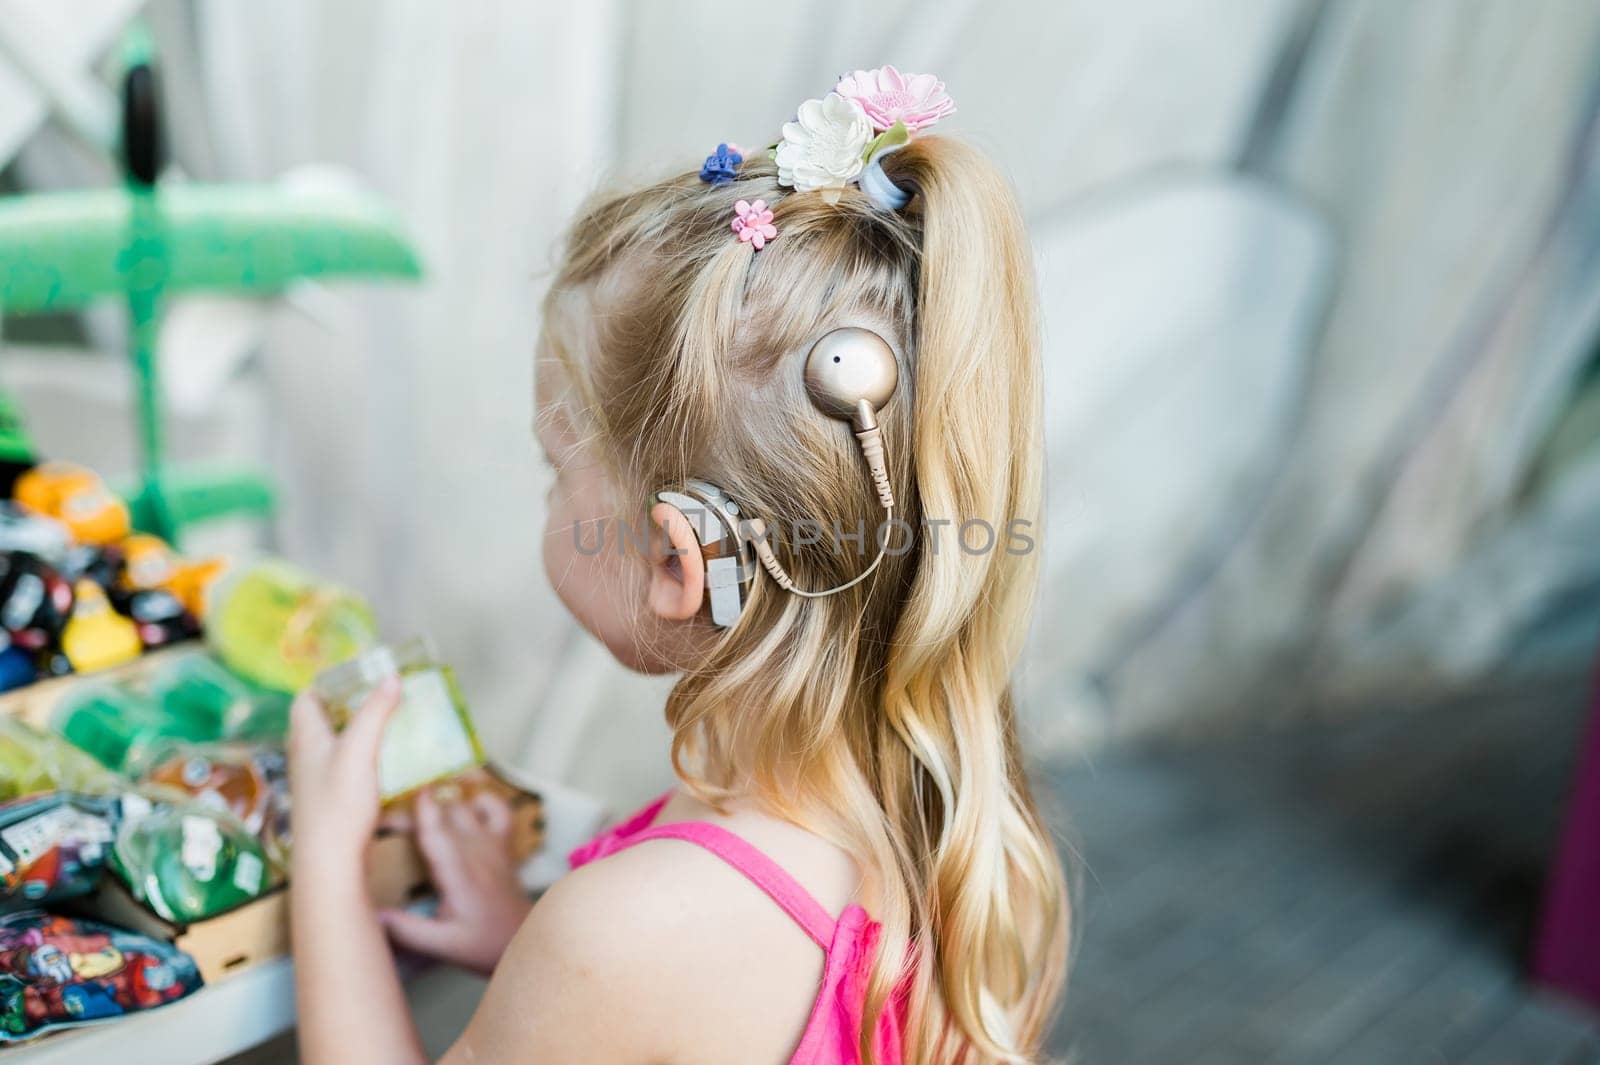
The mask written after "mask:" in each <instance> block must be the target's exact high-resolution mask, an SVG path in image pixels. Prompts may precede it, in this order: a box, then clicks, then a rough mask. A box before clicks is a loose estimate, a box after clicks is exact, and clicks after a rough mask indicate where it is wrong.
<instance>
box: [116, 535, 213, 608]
mask: <svg viewBox="0 0 1600 1065" xmlns="http://www.w3.org/2000/svg"><path fill="white" fill-rule="evenodd" d="M122 552H123V570H122V577H121V583H122V586H123V587H124V588H126V589H127V590H128V591H130V592H137V591H149V590H150V589H153V588H159V589H161V590H162V591H165V592H170V593H172V595H173V596H175V597H176V598H177V600H178V602H180V603H182V604H183V608H184V609H185V610H187V611H188V612H189V613H191V614H193V615H194V616H195V617H197V618H198V617H201V616H203V614H204V607H205V592H206V586H207V585H209V584H210V583H211V582H212V581H213V580H215V579H216V577H217V575H218V574H219V573H221V572H222V570H223V567H224V565H225V563H224V562H223V561H222V560H221V559H207V560H206V561H204V562H191V561H189V560H188V559H185V558H182V557H180V556H179V555H178V553H177V552H175V551H173V550H172V548H171V547H169V546H168V545H167V542H166V541H165V540H163V539H161V538H160V537H158V536H147V535H145V534H143V533H135V534H134V535H132V536H130V537H128V538H127V539H126V540H124V541H123V542H122Z"/></svg>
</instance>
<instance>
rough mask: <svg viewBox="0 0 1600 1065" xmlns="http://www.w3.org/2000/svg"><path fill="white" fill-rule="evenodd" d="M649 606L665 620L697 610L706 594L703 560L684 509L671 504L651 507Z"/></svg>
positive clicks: (680, 618)
mask: <svg viewBox="0 0 1600 1065" xmlns="http://www.w3.org/2000/svg"><path fill="white" fill-rule="evenodd" d="M650 525H651V530H650V593H649V598H650V609H651V610H653V611H655V613H656V614H657V615H658V616H659V617H662V618H664V619H666V620H668V621H687V620H689V619H690V618H692V617H694V616H695V615H696V614H698V613H699V612H700V606H701V604H702V603H703V602H704V601H705V594H706V560H705V558H704V556H702V555H701V554H700V541H699V540H697V539H696V538H695V534H694V529H693V528H692V527H691V526H690V524H689V519H688V518H686V517H684V515H683V512H682V511H681V510H679V509H678V508H677V507H675V506H673V505H672V504H671V503H657V504H656V505H655V506H653V507H651V508H650Z"/></svg>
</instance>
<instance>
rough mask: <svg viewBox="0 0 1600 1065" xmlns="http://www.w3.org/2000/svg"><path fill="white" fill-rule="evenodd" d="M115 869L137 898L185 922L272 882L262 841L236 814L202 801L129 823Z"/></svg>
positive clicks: (114, 856) (116, 848)
mask: <svg viewBox="0 0 1600 1065" xmlns="http://www.w3.org/2000/svg"><path fill="white" fill-rule="evenodd" d="M111 867H112V869H113V870H115V871H116V873H117V875H118V876H119V877H121V878H122V881H123V883H125V884H126V885H127V886H128V890H129V891H130V892H132V893H133V896H134V898H136V899H138V900H140V901H141V902H143V903H144V904H145V905H147V906H149V907H150V908H151V909H152V910H154V911H155V912H156V913H157V914H159V915H161V916H162V917H164V918H166V919H167V920H169V921H174V922H180V923H186V922H189V921H198V920H201V919H203V918H206V917H213V916H215V915H217V914H219V913H223V912H224V911H226V910H231V909H233V908H234V907H235V906H240V905H242V904H244V903H246V902H249V901H250V900H251V899H253V898H255V897H256V896H258V895H260V894H261V893H262V892H263V891H265V890H266V889H267V888H269V887H271V886H272V867H271V866H270V865H269V863H268V861H267V855H266V852H265V851H264V850H263V849H262V846H261V843H260V841H259V840H257V839H256V838H255V836H253V835H252V834H251V833H250V831H249V830H248V829H247V828H245V826H244V825H243V824H241V823H240V822H239V820H238V819H237V818H235V817H233V815H231V814H229V813H227V812H226V811H223V810H216V809H212V808H209V807H205V806H202V805H200V804H198V803H187V804H183V805H174V806H170V807H161V808H158V809H156V810H155V811H153V812H152V813H150V814H147V815H146V816H144V817H140V818H137V819H130V820H127V821H125V822H124V823H123V825H122V827H121V829H120V830H119V831H118V832H117V837H116V842H115V844H113V846H112V850H111Z"/></svg>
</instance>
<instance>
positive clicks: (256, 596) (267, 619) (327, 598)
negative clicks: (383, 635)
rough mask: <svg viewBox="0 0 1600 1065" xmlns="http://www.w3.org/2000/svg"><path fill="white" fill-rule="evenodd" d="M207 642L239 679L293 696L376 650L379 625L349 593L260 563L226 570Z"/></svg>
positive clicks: (276, 564)
mask: <svg viewBox="0 0 1600 1065" xmlns="http://www.w3.org/2000/svg"><path fill="white" fill-rule="evenodd" d="M206 638H207V639H208V640H209V641H210V643H211V646H212V647H213V648H214V649H215V650H216V652H217V657H218V658H220V659H222V661H223V664H224V665H226V666H227V667H228V668H229V669H231V670H233V671H234V672H235V673H237V674H239V676H241V677H243V678H245V679H246V680H248V681H250V682H251V683H253V684H259V685H261V686H262V687H264V688H271V689H273V690H275V691H282V692H291V693H292V692H298V691H302V690H304V689H305V688H307V687H309V686H310V685H311V681H312V680H313V678H315V677H316V675H317V674H318V673H320V672H321V671H322V670H324V669H327V668H328V667H329V666H332V665H335V664H337V663H339V662H343V661H345V660H346V659H348V658H350V657H351V656H352V655H355V654H356V653H358V652H359V651H361V650H363V649H365V648H367V647H371V646H372V645H374V644H376V643H377V642H378V626H377V622H376V621H375V620H374V618H373V616H372V610H371V608H369V607H368V606H367V604H366V602H365V600H363V599H361V597H359V596H357V595H356V594H355V593H353V592H349V591H346V590H345V589H343V588H340V587H338V586H336V585H331V584H327V583H323V582H319V581H318V580H316V579H315V578H314V577H312V576H311V575H310V574H308V573H306V572H305V571H304V570H301V569H299V568H297V567H295V566H291V565H289V564H288V563H287V562H281V561H277V560H266V561H262V562H257V563H255V564H254V565H250V566H245V567H241V568H238V569H235V570H233V571H231V572H230V573H229V574H228V575H227V576H226V577H225V578H223V579H222V581H220V582H219V583H218V584H217V585H216V586H215V587H214V589H213V592H212V597H211V603H210V607H209V608H208V610H207V611H206Z"/></svg>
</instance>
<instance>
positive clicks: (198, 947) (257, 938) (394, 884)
mask: <svg viewBox="0 0 1600 1065" xmlns="http://www.w3.org/2000/svg"><path fill="white" fill-rule="evenodd" d="M483 776H484V778H485V779H484V780H483V781H481V782H478V783H477V784H476V786H477V787H482V788H487V789H489V790H493V791H496V792H498V793H500V794H502V795H504V796H505V797H506V798H507V799H508V801H509V802H510V803H511V807H512V832H511V840H510V848H511V853H512V856H513V857H514V858H515V859H516V860H518V861H521V860H523V859H525V858H527V857H528V856H529V855H531V854H532V853H533V852H534V851H536V850H538V849H539V846H540V844H541V843H542V842H543V840H544V807H543V804H542V803H541V802H540V800H539V797H538V796H537V795H533V794H530V793H528V792H525V791H522V790H520V789H518V788H517V787H516V786H515V785H512V784H510V783H508V782H506V780H505V779H504V778H503V777H501V776H500V775H499V774H498V773H495V772H494V771H493V770H486V771H485V772H484V773H483ZM367 890H368V892H369V893H370V894H371V896H372V899H373V901H374V903H376V904H377V905H378V906H381V907H398V906H406V905H409V904H410V903H413V902H416V901H417V900H419V899H422V898H427V897H428V896H430V895H431V894H432V893H433V888H432V885H431V884H430V883H429V881H428V867H427V863H426V862H425V861H424V860H423V857H422V854H421V852H420V851H418V849H417V845H416V841H415V840H414V839H413V838H412V837H411V835H410V834H409V833H401V832H388V833H385V834H381V835H379V836H378V837H377V838H376V839H374V840H373V841H372V848H371V850H370V851H369V852H368V857H367ZM289 891H290V886H289V885H280V886H279V887H277V888H274V889H273V890H272V891H269V892H267V893H266V894H264V895H261V896H260V897H258V898H255V899H252V900H251V901H250V902H247V903H245V904H244V905H242V906H238V907H235V908H234V909H232V910H229V911H227V912H226V913H219V914H217V915H216V916H214V917H207V918H206V919H204V920H201V921H193V922H190V923H187V924H185V923H180V922H174V921H168V920H166V919H165V918H163V917H161V916H160V915H158V914H157V913H155V912H154V911H153V910H151V909H150V908H149V907H147V906H145V904H144V903H142V902H140V901H139V900H137V899H135V898H134V897H133V895H132V894H131V893H130V892H129V891H128V888H127V887H126V885H124V884H123V883H122V881H121V880H120V879H118V878H117V877H116V876H114V875H112V874H109V873H108V874H107V875H106V876H105V878H104V879H103V880H102V881H101V882H100V886H99V888H97V889H96V890H95V892H94V893H93V894H91V895H89V896H87V897H86V898H83V899H79V900H76V901H74V902H72V903H70V904H63V905H62V909H68V908H70V909H71V910H72V911H73V912H75V913H79V914H81V915H83V916H85V917H92V918H94V919H96V920H100V921H105V922H106V923H107V924H113V925H118V926H120V927H122V928H128V929H131V930H133V931H135V932H141V933H143V934H145V935H148V936H152V937H154V938H156V939H163V940H166V941H168V942H170V943H172V944H174V945H175V946H177V947H178V949H179V950H182V951H184V952H185V953H187V954H189V955H190V956H191V957H193V958H194V960H195V964H196V965H198V966H199V968H200V975H201V976H202V977H204V979H205V981H206V983H208V984H212V983H216V982H217V981H218V980H222V979H225V978H226V977H228V976H232V975H233V974H235V973H239V972H243V971H244V970H246V969H248V968H250V967H251V966H253V965H257V964H259V963H261V962H264V961H269V960H271V959H273V958H276V957H280V956H281V955H283V954H286V953H288V951H289Z"/></svg>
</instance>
